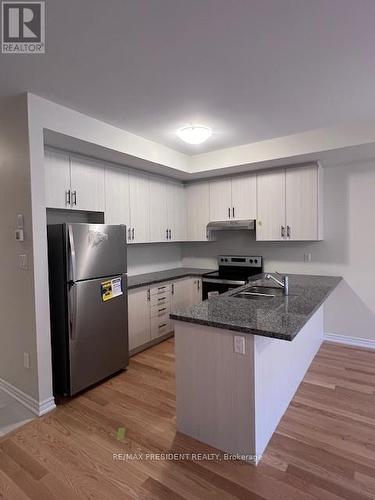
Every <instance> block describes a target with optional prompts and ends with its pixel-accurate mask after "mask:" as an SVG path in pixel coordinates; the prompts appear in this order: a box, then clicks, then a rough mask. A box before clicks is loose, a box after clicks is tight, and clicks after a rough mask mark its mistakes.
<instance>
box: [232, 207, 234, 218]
mask: <svg viewBox="0 0 375 500" xmlns="http://www.w3.org/2000/svg"><path fill="white" fill-rule="evenodd" d="M232 214H233V219H234V207H232Z"/></svg>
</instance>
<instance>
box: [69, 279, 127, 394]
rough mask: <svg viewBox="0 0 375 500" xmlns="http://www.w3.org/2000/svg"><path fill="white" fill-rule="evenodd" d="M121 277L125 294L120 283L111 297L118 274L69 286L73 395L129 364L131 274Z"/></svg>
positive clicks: (71, 383) (71, 388)
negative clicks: (110, 283)
mask: <svg viewBox="0 0 375 500" xmlns="http://www.w3.org/2000/svg"><path fill="white" fill-rule="evenodd" d="M117 277H118V276H117ZM120 277H121V284H122V287H121V288H122V290H123V293H122V294H120V295H119V293H120V292H121V290H119V287H118V286H117V287H116V288H115V289H114V292H113V296H112V297H109V298H108V296H106V297H104V298H103V294H104V291H105V290H106V284H107V283H108V281H109V280H111V279H113V278H116V276H112V277H108V278H100V279H93V280H89V281H80V282H77V283H74V284H71V285H68V296H69V297H68V299H69V307H68V309H69V351H70V352H69V365H70V366H69V369H70V377H69V378H70V394H71V395H73V394H76V393H77V392H79V391H81V390H82V389H85V388H86V387H89V386H90V385H92V384H95V383H96V382H99V381H100V380H103V379H104V378H106V377H108V376H109V375H111V374H113V373H115V372H117V371H119V370H121V369H123V368H126V367H127V365H128V357H129V355H128V352H129V349H128V320H127V318H128V311H127V305H128V304H127V293H126V288H127V277H126V275H122V276H120Z"/></svg>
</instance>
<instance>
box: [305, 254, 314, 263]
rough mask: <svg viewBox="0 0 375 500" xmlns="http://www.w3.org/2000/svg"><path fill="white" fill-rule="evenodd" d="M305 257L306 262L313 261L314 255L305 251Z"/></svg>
mask: <svg viewBox="0 0 375 500" xmlns="http://www.w3.org/2000/svg"><path fill="white" fill-rule="evenodd" d="M303 259H304V261H305V262H311V261H312V255H311V253H305V254H304V256H303Z"/></svg>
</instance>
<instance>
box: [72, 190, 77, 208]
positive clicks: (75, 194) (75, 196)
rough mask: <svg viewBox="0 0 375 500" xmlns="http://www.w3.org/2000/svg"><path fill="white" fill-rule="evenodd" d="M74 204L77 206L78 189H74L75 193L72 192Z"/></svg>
mask: <svg viewBox="0 0 375 500" xmlns="http://www.w3.org/2000/svg"><path fill="white" fill-rule="evenodd" d="M72 205H74V206H77V191H73V194H72Z"/></svg>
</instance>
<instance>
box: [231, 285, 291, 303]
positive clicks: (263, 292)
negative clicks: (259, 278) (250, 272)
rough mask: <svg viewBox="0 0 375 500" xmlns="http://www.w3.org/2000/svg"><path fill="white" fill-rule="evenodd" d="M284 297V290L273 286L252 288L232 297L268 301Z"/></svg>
mask: <svg viewBox="0 0 375 500" xmlns="http://www.w3.org/2000/svg"><path fill="white" fill-rule="evenodd" d="M283 295H284V289H283V288H281V287H271V286H250V287H248V288H245V289H244V290H242V291H241V292H237V293H235V294H233V295H232V297H234V298H236V299H248V300H267V299H274V298H275V297H280V296H283Z"/></svg>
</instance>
